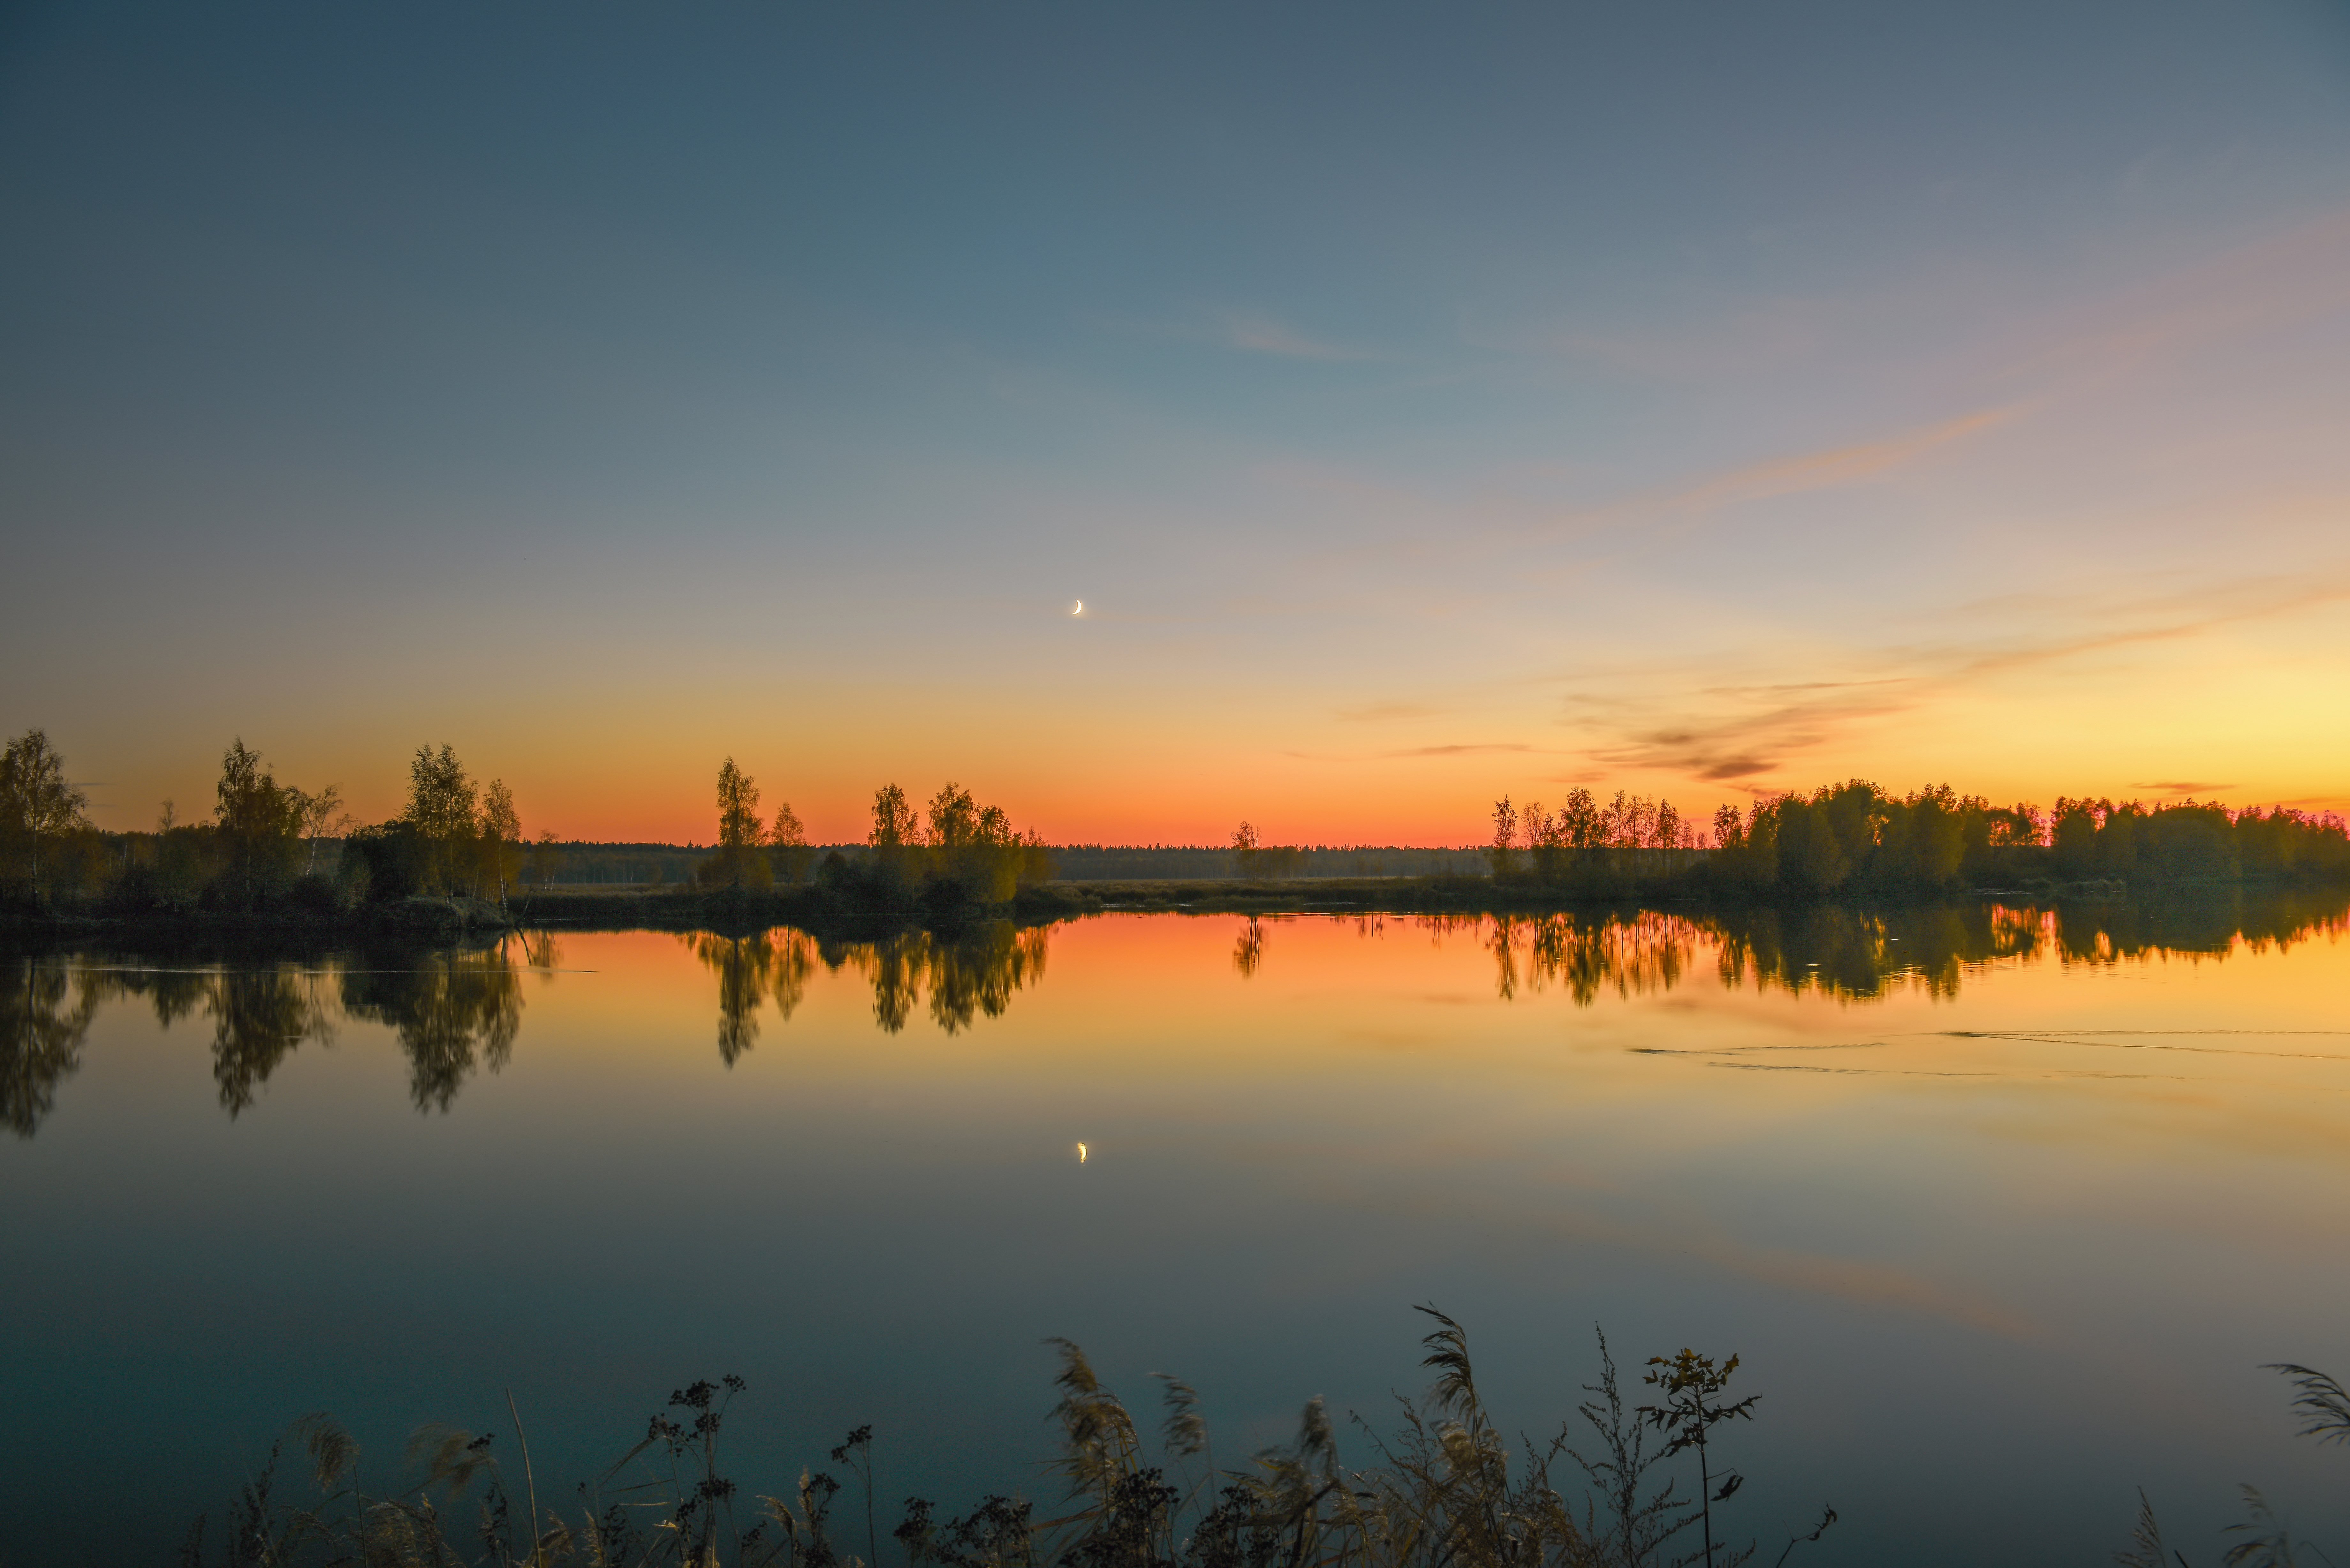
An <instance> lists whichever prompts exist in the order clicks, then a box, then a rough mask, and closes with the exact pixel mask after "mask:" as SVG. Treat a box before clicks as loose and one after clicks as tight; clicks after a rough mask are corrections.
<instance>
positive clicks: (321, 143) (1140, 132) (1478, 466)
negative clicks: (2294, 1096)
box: [0, 0, 2350, 843]
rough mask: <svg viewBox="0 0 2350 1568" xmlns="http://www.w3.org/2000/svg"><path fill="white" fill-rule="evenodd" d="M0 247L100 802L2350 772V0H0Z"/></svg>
mask: <svg viewBox="0 0 2350 1568" xmlns="http://www.w3.org/2000/svg"><path fill="white" fill-rule="evenodd" d="M0 213H4V214H5V217H0V223H5V234H6V244H5V245H0V559H5V561H6V562H7V563H8V566H7V569H6V571H5V574H0V576H5V579H6V586H5V588H0V598H5V603H6V610H5V615H4V616H0V730H5V732H7V733H10V734H15V733H18V732H22V731H23V730H25V729H26V728H28V727H32V726H39V727H41V728H43V729H45V730H46V731H47V733H48V735H49V736H50V738H51V740H52V741H53V742H55V743H56V744H57V746H58V748H59V749H60V750H61V751H62V752H63V753H64V754H65V757H66V759H67V763H68V771H69V772H70V773H71V774H72V775H73V776H74V777H75V778H76V779H77V780H79V781H81V782H82V783H83V784H84V785H85V787H86V788H87V789H88V793H89V795H90V798H91V803H92V815H93V816H94V817H95V818H96V819H97V820H98V821H99V823H100V824H101V825H102V826H110V827H133V826H148V825H150V824H151V822H152V821H153V819H154V817H155V814H156V811H157V807H158V804H159V803H160V802H161V800H163V799H165V798H167V797H168V798H171V799H172V800H174V801H175V802H176V803H177V805H178V808H179V813H180V815H181V817H182V819H183V820H184V819H186V818H188V817H189V816H191V815H203V813H205V812H207V811H208V810H209V808H210V805H211V798H212V781H213V778H214V777H215V776H216V774H217V770H218V758H219V755H220V753H221V751H222V749H223V748H224V746H225V745H226V744H227V743H228V742H229V741H230V740H231V739H232V738H233V737H241V738H243V739H244V741H245V742H248V743H250V744H251V745H252V746H254V747H255V749H257V750H258V751H260V752H261V753H262V754H263V755H264V757H265V758H266V759H267V760H268V762H269V763H271V765H272V766H273V767H274V768H275V769H276V774H277V776H278V777H279V778H280V780H281V781H283V782H288V783H294V784H302V785H304V786H305V787H311V788H315V787H317V786H318V785H320V784H325V783H328V782H334V783H338V784H340V785H341V787H342V789H343V790H344V792H345V794H347V796H348V798H349V799H350V801H351V803H352V805H353V807H354V809H355V810H356V811H357V812H358V813H359V815H360V816H362V817H364V818H368V819H377V818H380V817H383V816H386V815H390V814H392V813H393V812H395V811H396V810H397V809H398V808H399V806H400V801H401V798H402V795H403V792H404V789H405V784H406V773H407V759H408V757H409V755H410V754H411V753H412V752H413V750H414V749H415V747H416V746H417V745H418V744H420V743H431V744H435V745H438V744H440V743H442V742H447V743H450V744H452V745H453V746H454V747H455V748H456V750H457V752H458V753H459V755H460V756H461V757H462V758H463V761H464V762H465V763H466V764H467V766H468V767H469V768H470V769H471V770H472V771H473V774H475V775H476V776H477V777H479V778H481V779H484V780H486V779H488V778H491V777H499V778H503V779H504V780H505V781H506V783H507V784H509V785H510V786H511V787H512V788H513V790H514V792H515V796H516V798H517V800H518V802H519V804H520V806H521V812H522V816H523V821H524V825H525V830H526V831H527V832H529V833H531V834H532V835H534V836H535V835H536V833H537V832H538V831H539V830H541V829H542V828H545V829H551V830H553V831H555V832H556V833H557V835H558V836H563V837H567V838H569V837H585V838H605V839H610V838H629V839H637V838H665V839H673V840H678V841H687V840H701V841H707V840H708V839H709V838H710V837H711V836H712V833H713V831H714V828H713V821H714V811H715V808H714V802H713V799H712V779H713V777H714V774H715V773H716V770H717V767H718V764H719V762H720V760H721V759H722V758H723V757H726V756H729V755H732V756H733V757H734V758H736V759H737V760H738V761H739V762H740V763H741V764H742V765H743V767H744V768H745V769H746V770H747V771H749V772H750V773H751V774H753V775H754V778H756V779H757V780H758V782H759V783H760V784H761V786H762V787H763V789H764V792H765V796H766V800H767V802H768V804H770V805H772V804H773V803H775V801H777V800H788V801H790V802H791V803H792V805H794V807H795V810H796V811H797V813H798V815H800V816H801V818H802V819H803V820H804V821H805V822H806V825H807V826H808V829H809V831H810V835H811V836H812V837H815V838H817V839H819V840H833V839H843V838H856V837H861V836H862V835H863V833H864V831H865V827H866V824H867V817H868V803H869V801H870V799H871V796H872V793H873V791H874V789H875V788H876V787H877V786H878V785H879V784H883V783H886V782H891V781H895V782H898V783H899V784H903V785H904V786H905V787H906V788H907V790H908V791H909V793H910V794H914V795H916V796H917V797H918V798H919V797H927V796H928V795H929V794H931V791H932V790H934V789H935V788H937V787H938V785H939V784H942V783H944V782H947V781H949V780H953V781H957V782H960V783H961V784H964V785H966V786H968V787H970V788H971V789H972V790H973V791H974V792H975V793H976V794H978V795H979V796H980V798H981V799H983V800H985V801H990V802H995V803H999V804H1001V805H1003V806H1004V807H1005V808H1006V809H1007V810H1008V811H1010V813H1011V814H1012V815H1013V817H1014V820H1015V821H1017V822H1019V823H1021V824H1023V825H1024V826H1034V827H1035V828H1036V829H1038V830H1039V831H1041V832H1043V833H1044V834H1045V836H1046V837H1047V838H1050V839H1053V840H1055V841H1060V842H1066V841H1092V840H1107V841H1118V842H1215V841H1221V840H1222V839H1223V838H1225V837H1226V836H1228V835H1229V834H1230V832H1231V831H1232V827H1233V826H1234V825H1235V824H1237V823H1238V822H1239V821H1241V820H1242V819H1243V818H1246V819H1248V820H1250V821H1252V822H1253V823H1254V824H1255V825H1256V826H1257V828H1258V831H1259V834H1260V836H1262V837H1263V839H1265V841H1267V842H1285V841H1305V842H1326V843H1351V842H1374V843H1397V842H1410V843H1469V842H1474V841H1477V840H1479V839H1481V838H1482V836H1483V835H1484V831H1485V823H1486V818H1487V815H1488V813H1489V811H1490V808H1491V804H1492V801H1493V800H1494V798H1495V797H1497V796H1500V795H1503V794H1509V795H1511V796H1513V797H1514V798H1516V799H1517V800H1519V801H1521V802H1523V801H1524V800H1527V799H1529V798H1534V799H1540V800H1543V801H1545V802H1551V803H1554V804H1555V802H1556V801H1557V800H1559V799H1560V798H1561V797H1563V796H1564V795H1565V793H1566V792H1567V791H1568V790H1569V789H1572V788H1574V787H1576V786H1577V785H1582V786H1584V787H1587V788H1591V789H1594V790H1596V791H1599V792H1601V793H1602V794H1608V793H1612V792H1613V791H1614V790H1616V789H1619V788H1620V789H1628V790H1632V791H1634V792H1636V793H1642V794H1661V795H1664V796H1666V797H1668V798H1670V799H1671V800H1673V801H1674V802H1675V803H1676V805H1679V806H1680V807H1681V809H1682V811H1683V814H1684V815H1698V816H1700V817H1702V816H1705V815H1710V814H1711V810H1712V808H1713V807H1714V806H1715V805H1720V804H1723V803H1733V804H1742V803H1744V802H1747V801H1749V800H1751V799H1752V798H1753V797H1754V796H1755V795H1756V794H1773V793H1776V792H1778V791H1780V790H1783V789H1786V788H1802V789H1808V788H1810V787H1811V786H1813V785H1814V784H1820V783H1823V782H1828V781H1834V780H1839V779H1843V778H1846V777H1848V776H1861V777H1866V778H1870V779H1873V780H1876V781H1877V782H1878V783H1880V784H1884V785H1885V786H1887V787H1888V788H1891V789H1895V790H1897V791H1906V790H1908V789H1912V788H1915V787H1917V786H1918V785H1919V784H1924V783H1926V782H1929V781H1932V782H1937V783H1948V784H1952V785H1954V786H1956V787H1957V788H1959V789H1960V791H1962V792H1981V793H1984V794H1990V795H1991V796H1992V797H1994V798H1995V799H1999V800H2002V801H2009V800H2015V799H2019V798H2022V799H2032V800H2036V801H2039V802H2041V803H2043V804H2045V803H2046V802H2047V801H2048V800H2050V799H2051V798H2053V797H2054V796H2055V795H2057V794H2109V795H2113V796H2116V797H2121V796H2125V795H2133V796H2137V797H2141V798H2147V799H2156V798H2165V797H2169V796H2175V795H2178V794H2204V795H2210V794H2219V795H2220V796H2222V797H2224V798H2227V799H2230V800H2231V801H2236V802H2240V803H2241V802H2250V801H2259V802H2263V803H2271V802H2282V803H2286V804H2294V805H2303V806H2310V807H2320V808H2341V807H2344V806H2350V702H2345V701H2344V700H2343V697H2342V690H2343V686H2344V680H2345V676H2346V675H2350V433H2345V432H2350V7H2345V6H2343V5H2338V4H2336V5H2315V4H2270V3H2264V0H2232V3H2228V4H2209V5H2169V4H2161V3H2148V0H2133V3H2129V4H2115V5H2103V4H2086V3H2085V4H2068V5H2047V4H2044V3H2034V4H2029V5H2022V4H2018V5H2001V4H1985V5H1970V6H1964V7H1892V6H1882V5H1821V4H1802V5H1794V4H1789V5H1734V6H1733V5H1671V4H1658V5H1638V6H1632V5H1624V6H1615V7H1606V8H1600V7H1586V6H1571V5H1546V6H1534V5H1472V6H1463V7H1448V8H1444V9H1442V10H1432V9H1430V8H1428V7H1404V6H1383V5H1347V6H1338V5H1298V6H1289V7H1280V8H1268V7H1263V6H1243V5H1231V6H1219V5H1184V6H1180V7H1177V6H1163V7H1144V6H1076V5H1067V6H1039V5H997V6H987V7H979V6H944V5H933V6H914V5H886V4H885V5H860V6H856V7H847V6H839V7H813V6H811V7H780V6H766V5H750V4H747V3H739V0H736V3H719V0H709V3H688V4H683V5H664V6H660V7H653V6H630V5H531V4H524V3H502V4H499V5H464V6H454V5H449V6H442V5H430V4H419V5H400V6H396V7H395V6H363V5H346V6H331V7H325V6H316V5H299V6H297V5H287V6H284V7H269V6H255V5H237V4H226V3H224V4H220V5H204V6H194V7H192V6H180V5H104V4H85V5H47V6H45V5H37V4H35V5H17V6H15V7H12V8H10V10H9V11H8V12H7V14H6V16H5V20H0ZM1080 601H1081V602H1082V604H1083V607H1084V608H1083V613H1082V614H1078V613H1073V611H1074V608H1075V607H1076V605H1077V604H1078V603H1079V602H1080Z"/></svg>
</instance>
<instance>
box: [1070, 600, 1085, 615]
mask: <svg viewBox="0 0 2350 1568" xmlns="http://www.w3.org/2000/svg"><path fill="white" fill-rule="evenodd" d="M1069 613H1070V614H1071V615H1083V614H1085V613H1086V601H1085V600H1083V599H1079V600H1077V602H1076V604H1075V605H1074V606H1072V607H1070V610H1069Z"/></svg>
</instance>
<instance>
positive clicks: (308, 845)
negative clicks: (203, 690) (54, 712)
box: [0, 729, 555, 913]
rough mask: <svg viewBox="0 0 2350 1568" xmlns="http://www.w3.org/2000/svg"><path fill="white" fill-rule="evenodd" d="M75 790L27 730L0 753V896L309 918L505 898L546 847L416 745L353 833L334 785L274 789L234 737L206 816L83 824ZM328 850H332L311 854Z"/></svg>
mask: <svg viewBox="0 0 2350 1568" xmlns="http://www.w3.org/2000/svg"><path fill="white" fill-rule="evenodd" d="M88 805H89V799H88V794H87V793H86V792H85V791H83V790H81V789H80V788H78V787H77V786H76V785H74V784H71V783H70V782H69V781H68V778H67V776H66V771H65V760H64V758H63V757H61V756H60V755H59V754H58V753H57V748H56V747H55V746H53V745H52V744H50V742H49V738H48V736H47V734H46V733H45V732H42V731H40V730H37V729H35V730H27V731H26V732H25V733H24V734H22V735H19V736H17V737H16V739H15V740H12V741H10V742H7V745H6V747H5V751H0V899H5V900H8V901H11V902H14V903H16V904H19V905H30V906H32V907H33V908H35V909H46V908H56V907H60V906H67V905H73V904H77V903H83V902H96V903H98V904H100V905H102V906H103V907H106V908H109V909H114V910H117V911H120V912H136V911H139V910H147V909H218V910H254V909H266V908H269V907H271V906H273V905H280V904H291V905H293V906H295V907H297V908H303V909H310V910H312V911H313V912H318V913H324V912H327V911H329V910H331V909H337V908H341V907H344V906H347V905H349V904H353V903H357V902H360V901H364V900H369V899H385V898H402V897H406V896H408V895H409V894H411V893H428V894H452V893H453V894H473V895H478V896H481V897H484V898H496V899H499V900H504V898H505V897H506V895H507V893H508V891H509V890H510V889H511V888H513V887H515V885H516V884H517V883H519V882H520V881H522V880H523V879H524V878H525V877H536V878H537V879H540V880H544V879H545V878H546V877H547V876H550V875H551V874H552V870H553V866H554V855H555V850H554V843H555V836H554V835H553V834H552V833H542V834H540V835H539V839H538V842H537V843H536V844H535V845H534V844H526V843H525V841H524V838H523V829H522V821H521V816H520V814H519V812H518V811H517V809H516V807H515V798H514V794H513V792H512V791H511V790H509V789H507V787H506V785H505V783H504V780H501V779H492V780H490V781H489V782H488V783H487V784H475V782H474V781H473V777H472V775H471V774H468V773H467V772H466V770H465V767H464V764H463V763H461V762H460V761H459V760H458V758H457V755H456V753H455V752H454V751H453V750H452V749H451V748H450V747H448V746H446V745H443V746H442V747H440V748H439V749H438V750H435V749H434V748H432V747H431V746H419V747H418V748H417V749H416V754H415V756H414V757H413V758H412V759H411V763H410V765H409V798H408V804H407V805H406V807H405V809H403V810H402V812H401V813H400V815H399V816H397V817H394V818H393V819H392V820H390V822H385V823H380V824H377V825H375V826H369V827H362V826H359V823H358V821H357V819H356V818H354V817H353V816H352V815H350V813H349V812H348V811H347V810H346V809H345V808H344V804H343V792H342V789H341V786H340V785H338V784H324V785H321V786H320V787H319V788H317V789H316V790H306V789H303V788H301V787H299V786H297V785H295V784H281V783H279V782H278V780H277V777H276V774H275V772H274V771H273V770H272V769H271V768H270V767H269V765H268V764H267V763H266V762H265V760H264V759H263V758H262V756H261V754H260V753H257V752H255V751H254V750H253V749H252V748H251V747H249V746H247V745H246V744H245V743H244V739H243V737H241V736H240V737H238V738H237V739H235V740H233V741H231V742H229V744H228V746H227V748H226V749H225V750H224V751H223V752H222V753H221V765H220V776H219V779H218V780H217V781H216V783H215V784H214V785H213V809H212V811H211V813H210V814H209V815H208V816H206V817H202V818H197V819H194V820H182V817H181V815H180V812H179V808H178V806H177V805H175V804H174V803H173V802H172V801H168V800H167V801H165V802H163V803H162V806H161V810H160V811H159V812H158V814H157V816H156V822H155V826H154V827H153V828H151V829H149V830H146V831H143V832H141V831H131V832H110V831H108V830H105V829H101V828H99V827H98V826H95V825H93V824H92V823H91V821H90V820H89V815H88ZM328 845H333V846H335V849H336V853H334V854H333V855H331V856H328V855H323V854H322V850H323V849H324V848H325V847H326V846H328Z"/></svg>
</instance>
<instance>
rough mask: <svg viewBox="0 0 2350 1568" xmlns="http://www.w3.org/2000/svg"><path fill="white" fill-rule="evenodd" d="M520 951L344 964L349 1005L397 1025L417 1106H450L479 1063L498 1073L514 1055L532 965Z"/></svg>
mask: <svg viewBox="0 0 2350 1568" xmlns="http://www.w3.org/2000/svg"><path fill="white" fill-rule="evenodd" d="M516 956H517V955H515V953H514V952H512V951H510V950H509V949H508V948H507V947H506V946H505V945H504V944H503V943H502V944H500V945H499V946H497V947H494V948H490V949H486V950H473V951H463V950H461V951H453V952H438V953H431V954H426V955H423V956H421V957H420V958H418V959H417V960H416V961H415V962H414V963H413V964H412V965H411V967H408V968H405V969H352V970H347V971H344V973H343V976H342V1004H343V1011H344V1012H346V1013H348V1014H349V1015H350V1016H351V1017H353V1018H358V1019H363V1020H367V1021H369V1022H372V1023H385V1024H389V1025H390V1027H391V1030H392V1033H393V1034H394V1035H395V1036H396V1037H397V1038H398V1039H399V1041H400V1050H401V1051H402V1052H403V1053H405V1054H406V1055H407V1057H408V1089H409V1095H410V1097H411V1098H412V1099H413V1100H414V1101H415V1102H416V1108H417V1109H418V1110H420V1111H430V1110H438V1111H446V1110H447V1109H448V1108H449V1107H450V1106H452V1104H454V1103H455V1101H456V1098H457V1092H458V1090H460V1089H462V1088H463V1087H464V1085H465V1080H466V1079H467V1078H469V1077H471V1076H472V1075H473V1073H474V1071H475V1070H476V1069H477V1068H481V1067H487V1068H488V1069H489V1070H490V1071H491V1072H493V1073H494V1072H497V1071H498V1070H499V1069H500V1068H502V1067H504V1065H505V1064H506V1062H507V1061H508V1059H509V1058H511V1057H512V1056H513V1054H514V1043H515V1035H516V1034H517V1033H520V1032H521V1029H522V977H523V975H524V974H525V973H526V972H528V969H529V965H528V964H527V962H525V963H521V964H517V963H516V962H515V957H516ZM522 956H524V957H525V959H526V958H527V955H526V954H525V955H522Z"/></svg>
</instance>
